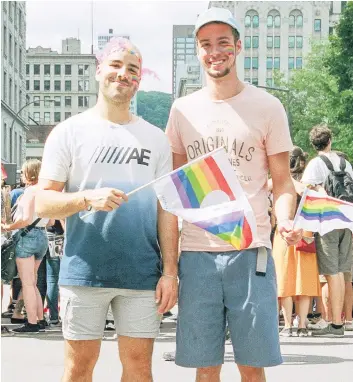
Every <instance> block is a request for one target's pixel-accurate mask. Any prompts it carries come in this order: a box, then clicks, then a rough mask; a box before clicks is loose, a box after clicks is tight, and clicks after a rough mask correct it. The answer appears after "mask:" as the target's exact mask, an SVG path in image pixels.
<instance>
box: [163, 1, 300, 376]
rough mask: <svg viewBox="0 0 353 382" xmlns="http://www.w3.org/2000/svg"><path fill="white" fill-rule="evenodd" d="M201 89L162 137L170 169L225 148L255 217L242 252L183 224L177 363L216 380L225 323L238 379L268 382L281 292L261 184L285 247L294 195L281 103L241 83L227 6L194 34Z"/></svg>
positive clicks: (184, 102)
mask: <svg viewBox="0 0 353 382" xmlns="http://www.w3.org/2000/svg"><path fill="white" fill-rule="evenodd" d="M194 33H195V37H196V40H197V53H198V58H199V60H200V63H201V65H202V67H203V69H204V71H205V76H206V81H207V86H206V87H205V88H203V89H201V90H200V91H197V92H195V93H193V94H191V95H188V96H186V97H183V98H180V99H178V100H176V101H175V102H174V104H173V106H172V109H171V113H170V117H169V122H168V126H167V131H166V134H167V136H168V138H169V141H170V144H171V147H172V151H173V161H174V168H178V167H179V166H181V165H184V164H185V163H187V162H188V161H190V160H193V159H195V158H197V157H200V156H202V155H204V154H205V153H208V152H210V151H212V150H214V149H216V148H217V147H220V146H224V147H225V148H226V151H227V153H228V155H229V161H230V163H231V164H232V166H233V168H234V176H237V177H238V179H239V181H240V183H241V185H242V187H243V189H244V191H245V193H246V195H247V197H248V199H249V202H250V204H251V206H252V208H253V210H254V213H255V217H256V222H257V235H256V236H257V238H256V239H255V240H254V241H253V243H252V245H251V247H250V248H249V249H247V250H242V251H235V250H234V247H232V246H231V245H228V244H227V243H226V242H224V241H222V240H220V239H218V238H217V237H216V236H213V235H212V234H210V233H207V232H206V231H204V230H202V229H200V228H198V227H196V226H194V225H192V224H189V223H187V222H184V223H183V228H182V233H181V251H182V252H181V256H180V263H179V274H180V291H179V315H178V328H177V350H176V363H177V364H178V365H180V366H184V367H196V368H197V369H198V370H197V381H199V380H207V381H218V380H219V375H220V370H221V365H222V363H223V362H224V338H225V331H226V322H227V323H228V327H229V329H230V333H231V338H232V344H233V348H234V356H235V361H236V363H237V364H238V368H239V370H240V373H241V375H242V378H243V379H244V380H250V379H251V381H264V380H265V374H264V369H263V368H264V367H266V366H274V365H278V364H280V363H281V362H282V358H281V354H280V348H279V338H278V326H277V293H276V278H275V270H274V265H273V260H272V257H271V256H268V255H269V254H270V249H271V242H270V229H271V228H270V220H269V216H268V199H267V180H268V173H269V172H270V173H271V177H272V179H273V194H274V200H275V212H276V216H277V221H278V230H279V233H280V234H281V235H282V237H283V239H284V240H286V242H287V243H288V245H293V244H295V243H296V242H297V241H298V240H299V239H300V237H301V232H300V231H293V230H292V221H291V219H292V218H293V214H294V207H295V201H296V194H295V190H294V187H293V183H292V181H291V177H290V172H289V154H288V153H289V151H290V150H291V149H292V142H291V138H290V133H289V128H288V121H287V116H286V113H285V110H284V108H283V106H282V104H281V103H280V101H279V100H278V99H277V98H275V97H273V96H271V95H270V94H268V93H266V92H265V91H263V90H260V89H257V88H256V87H254V86H252V85H249V84H245V83H243V82H242V81H240V80H239V79H238V77H237V72H236V56H237V55H238V54H239V53H240V51H241V41H240V39H239V27H238V25H237V22H236V20H235V19H234V17H233V16H232V14H231V13H230V12H229V11H228V10H225V9H221V8H210V9H208V10H207V11H206V12H205V13H203V14H201V15H200V16H199V18H198V20H197V23H196V27H195V32H194Z"/></svg>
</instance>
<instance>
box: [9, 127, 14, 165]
mask: <svg viewBox="0 0 353 382" xmlns="http://www.w3.org/2000/svg"><path fill="white" fill-rule="evenodd" d="M9 138H10V139H9V141H10V142H9V144H10V145H9V146H10V147H9V148H10V162H11V163H12V153H13V152H12V139H13V128H12V127H10V130H9Z"/></svg>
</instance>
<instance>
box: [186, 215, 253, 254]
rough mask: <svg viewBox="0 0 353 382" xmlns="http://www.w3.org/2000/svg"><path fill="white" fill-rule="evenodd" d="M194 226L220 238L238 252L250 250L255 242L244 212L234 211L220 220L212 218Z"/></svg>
mask: <svg viewBox="0 0 353 382" xmlns="http://www.w3.org/2000/svg"><path fill="white" fill-rule="evenodd" d="M193 224H195V225H196V226H197V227H200V228H202V229H204V230H206V231H208V232H210V233H212V234H213V235H216V236H218V237H219V238H220V239H222V240H224V241H226V242H227V243H229V244H231V245H232V246H233V247H234V248H236V249H237V250H240V249H242V248H248V247H249V246H250V244H251V242H252V240H253V236H252V232H251V228H250V225H249V223H248V221H247V219H246V217H245V215H244V211H234V212H231V213H230V214H227V215H223V216H221V217H220V218H212V219H208V220H203V221H200V222H194V223H193Z"/></svg>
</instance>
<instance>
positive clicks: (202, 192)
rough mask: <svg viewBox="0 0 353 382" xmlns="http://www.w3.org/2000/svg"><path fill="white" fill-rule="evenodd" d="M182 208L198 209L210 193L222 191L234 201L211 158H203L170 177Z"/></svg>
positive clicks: (230, 191)
mask: <svg viewBox="0 0 353 382" xmlns="http://www.w3.org/2000/svg"><path fill="white" fill-rule="evenodd" d="M171 177H172V180H173V183H174V185H175V188H176V189H177V191H178V194H179V197H180V200H181V202H182V204H183V207H184V208H200V206H201V203H202V202H203V200H204V199H205V197H206V195H208V194H209V193H210V192H212V191H216V190H218V191H223V192H224V193H226V194H227V195H228V197H229V200H235V196H234V194H233V192H232V190H231V189H230V187H229V185H228V183H227V181H226V179H225V178H224V175H223V174H222V171H221V170H220V168H219V166H218V165H217V163H216V161H215V160H214V159H213V158H212V157H208V158H205V159H204V160H201V161H199V162H197V163H194V164H192V165H190V166H188V167H186V168H184V169H181V170H179V171H177V172H175V173H174V174H172V175H171Z"/></svg>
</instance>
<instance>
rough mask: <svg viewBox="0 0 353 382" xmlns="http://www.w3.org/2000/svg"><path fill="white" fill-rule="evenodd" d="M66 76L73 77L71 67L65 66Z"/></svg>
mask: <svg viewBox="0 0 353 382" xmlns="http://www.w3.org/2000/svg"><path fill="white" fill-rule="evenodd" d="M65 75H66V76H71V65H65Z"/></svg>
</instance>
